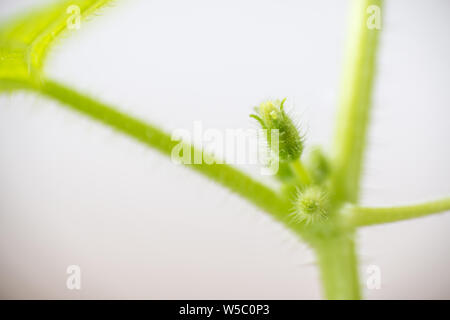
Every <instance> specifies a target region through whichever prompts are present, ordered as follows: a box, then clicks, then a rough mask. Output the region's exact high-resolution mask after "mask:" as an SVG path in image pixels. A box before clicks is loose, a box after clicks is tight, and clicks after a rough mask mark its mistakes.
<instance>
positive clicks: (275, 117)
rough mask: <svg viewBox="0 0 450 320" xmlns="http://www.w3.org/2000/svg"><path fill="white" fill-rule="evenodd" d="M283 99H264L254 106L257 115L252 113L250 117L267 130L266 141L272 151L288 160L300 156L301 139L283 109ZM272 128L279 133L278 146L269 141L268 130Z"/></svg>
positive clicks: (282, 158) (269, 134)
mask: <svg viewBox="0 0 450 320" xmlns="http://www.w3.org/2000/svg"><path fill="white" fill-rule="evenodd" d="M285 100H286V99H284V100H283V101H280V100H269V101H265V102H263V103H261V104H260V105H259V106H258V107H257V108H256V112H257V115H254V114H253V115H251V117H253V118H255V119H256V120H258V122H259V123H260V124H261V126H262V128H263V129H266V130H267V131H268V133H267V142H268V144H269V147H270V148H271V149H272V150H273V151H278V152H279V159H280V160H281V161H287V162H289V161H294V160H297V159H299V158H300V156H301V154H302V152H303V140H302V137H301V136H300V133H299V130H298V128H297V127H296V125H295V124H294V122H293V121H292V119H291V118H290V117H289V116H288V115H287V114H286V112H285V111H284V109H283V104H284V102H285ZM274 129H276V130H278V133H279V141H278V148H275V147H274V144H273V143H272V142H271V141H270V137H271V132H270V131H271V130H274ZM276 149H277V150H276Z"/></svg>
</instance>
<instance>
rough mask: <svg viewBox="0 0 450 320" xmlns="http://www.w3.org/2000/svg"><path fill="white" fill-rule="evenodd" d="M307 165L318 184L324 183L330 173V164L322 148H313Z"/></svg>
mask: <svg viewBox="0 0 450 320" xmlns="http://www.w3.org/2000/svg"><path fill="white" fill-rule="evenodd" d="M307 167H308V169H309V172H310V173H311V177H312V179H313V181H314V182H315V183H317V184H321V183H323V182H324V181H325V180H326V179H327V178H328V176H329V175H330V164H329V162H328V159H327V158H326V156H325V155H324V154H323V152H322V150H321V149H320V148H317V147H316V148H314V149H312V150H311V152H310V154H309V157H308V163H307Z"/></svg>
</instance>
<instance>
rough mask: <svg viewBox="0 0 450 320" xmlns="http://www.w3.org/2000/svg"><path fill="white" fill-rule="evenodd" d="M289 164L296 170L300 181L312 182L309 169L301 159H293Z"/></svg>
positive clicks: (304, 182) (305, 183)
mask: <svg viewBox="0 0 450 320" xmlns="http://www.w3.org/2000/svg"><path fill="white" fill-rule="evenodd" d="M289 165H290V166H291V169H292V171H294V173H295V175H296V176H297V178H298V179H299V181H300V182H301V183H302V185H309V184H311V178H310V176H309V174H308V171H307V170H306V168H305V166H304V165H303V163H302V161H301V160H300V159H297V160H295V161H291V162H290V163H289Z"/></svg>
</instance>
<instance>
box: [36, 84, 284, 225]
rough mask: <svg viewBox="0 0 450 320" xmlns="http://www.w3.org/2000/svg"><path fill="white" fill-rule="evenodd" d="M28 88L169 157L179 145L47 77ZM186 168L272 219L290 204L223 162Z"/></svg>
mask: <svg viewBox="0 0 450 320" xmlns="http://www.w3.org/2000/svg"><path fill="white" fill-rule="evenodd" d="M32 89H34V90H37V91H39V92H41V93H42V94H44V95H46V96H48V97H51V98H53V99H56V100H58V101H60V102H62V103H63V105H65V106H68V107H70V108H71V109H73V110H76V111H78V112H81V113H83V114H85V115H87V116H89V117H91V118H92V119H94V120H96V121H99V122H101V123H103V124H105V125H108V126H110V127H112V128H114V129H116V130H118V131H120V132H121V133H123V134H126V135H127V136H129V137H131V138H133V139H134V140H137V141H139V142H141V143H143V144H145V145H147V146H150V147H152V148H154V149H156V150H158V151H159V152H160V153H162V154H164V155H166V156H170V155H171V152H172V149H173V148H174V147H175V146H176V145H177V144H179V141H174V140H172V139H171V136H170V134H167V133H165V132H163V131H162V130H160V129H159V128H157V127H155V126H152V125H150V124H147V123H145V122H143V121H142V120H139V119H137V118H134V117H132V116H129V115H127V114H125V113H122V112H120V111H117V110H115V109H114V108H113V107H111V106H108V105H106V104H103V103H101V102H98V101H96V100H94V99H92V98H90V97H88V96H86V95H83V94H80V93H78V92H76V91H74V90H72V89H70V88H68V87H65V86H63V85H62V84H59V83H57V82H55V81H51V80H47V81H45V82H44V83H42V86H40V87H39V88H32ZM189 148H191V154H192V155H193V156H194V157H196V159H198V158H199V157H206V156H208V158H209V159H211V158H212V157H211V156H210V155H206V154H205V153H203V152H202V150H199V149H197V148H195V147H193V146H189ZM188 167H189V168H192V169H194V170H196V171H197V172H199V173H201V174H203V175H205V176H206V177H208V178H210V179H212V180H214V181H216V182H218V183H219V184H221V185H222V186H225V187H227V188H228V189H230V190H231V191H233V192H235V193H237V194H238V195H240V196H242V197H243V198H245V199H247V200H248V201H249V202H251V203H253V204H254V205H256V206H257V207H259V208H261V209H263V210H265V211H266V212H268V213H270V214H271V215H272V216H274V217H275V218H276V219H278V220H282V221H287V219H288V215H289V210H290V203H289V202H288V201H287V200H286V199H285V198H283V197H282V196H280V195H279V194H278V193H277V192H275V191H274V190H272V189H271V188H269V187H267V186H265V185H264V184H262V183H260V182H258V181H256V180H254V179H252V178H251V177H250V176H248V175H246V174H244V173H243V172H241V171H239V170H237V169H235V168H233V167H232V166H229V165H226V164H216V163H214V164H206V163H204V161H203V162H202V164H192V165H188Z"/></svg>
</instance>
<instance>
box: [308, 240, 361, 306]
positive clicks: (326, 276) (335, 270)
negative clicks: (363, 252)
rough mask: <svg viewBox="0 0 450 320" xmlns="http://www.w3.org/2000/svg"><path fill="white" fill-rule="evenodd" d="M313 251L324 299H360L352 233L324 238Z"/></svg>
mask: <svg viewBox="0 0 450 320" xmlns="http://www.w3.org/2000/svg"><path fill="white" fill-rule="evenodd" d="M315 250H316V255H317V258H318V263H319V268H320V275H321V279H322V284H323V294H324V296H325V298H326V299H330V300H343V299H345V300H357V299H361V294H360V283H359V277H358V270H357V268H358V263H357V257H356V254H355V243H354V234H353V232H345V233H342V234H339V235H337V236H334V237H332V238H326V239H324V240H323V241H321V242H319V244H318V245H317V246H315Z"/></svg>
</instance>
